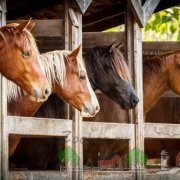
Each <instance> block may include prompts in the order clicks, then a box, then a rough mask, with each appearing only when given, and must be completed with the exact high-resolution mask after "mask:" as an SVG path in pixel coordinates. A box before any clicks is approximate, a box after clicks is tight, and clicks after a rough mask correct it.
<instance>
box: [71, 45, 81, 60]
mask: <svg viewBox="0 0 180 180" xmlns="http://www.w3.org/2000/svg"><path fill="white" fill-rule="evenodd" d="M77 56H80V57H81V56H82V45H81V44H80V45H79V46H78V47H77V48H76V49H74V50H73V51H72V52H71V54H69V55H68V57H69V59H70V60H73V59H76V57H77Z"/></svg>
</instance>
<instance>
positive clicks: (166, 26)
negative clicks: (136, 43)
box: [106, 6, 180, 41]
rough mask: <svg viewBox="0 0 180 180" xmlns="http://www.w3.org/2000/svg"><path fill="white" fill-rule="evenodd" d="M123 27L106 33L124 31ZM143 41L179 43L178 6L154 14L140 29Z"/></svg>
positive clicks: (179, 10) (179, 16)
mask: <svg viewBox="0 0 180 180" xmlns="http://www.w3.org/2000/svg"><path fill="white" fill-rule="evenodd" d="M124 30H125V28H124V25H121V26H117V27H114V28H111V29H108V30H106V32H118V31H124ZM142 35H143V41H180V6H176V7H172V8H169V9H166V10H164V11H160V12H158V13H154V14H153V15H152V16H151V18H150V19H149V21H148V22H147V24H146V26H145V27H144V28H143V29H142Z"/></svg>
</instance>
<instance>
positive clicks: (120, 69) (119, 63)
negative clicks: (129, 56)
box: [111, 48, 131, 81]
mask: <svg viewBox="0 0 180 180" xmlns="http://www.w3.org/2000/svg"><path fill="white" fill-rule="evenodd" d="M111 51H112V54H111V56H112V68H113V69H114V70H115V71H116V72H117V73H118V75H119V76H120V77H121V79H123V80H125V81H130V80H131V76H130V73H129V69H128V66H127V64H126V61H125V58H124V56H123V54H122V53H121V51H120V50H119V49H117V48H113V49H111Z"/></svg>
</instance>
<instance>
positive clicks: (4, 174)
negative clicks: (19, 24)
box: [0, 0, 9, 180]
mask: <svg viewBox="0 0 180 180" xmlns="http://www.w3.org/2000/svg"><path fill="white" fill-rule="evenodd" d="M0 6H1V11H0V26H4V25H6V12H7V9H6V1H5V0H3V1H1V2H0ZM6 118H7V80H6V79H5V78H4V77H2V76H1V75H0V126H1V127H0V146H1V147H0V154H1V157H0V179H3V180H8V179H9V172H8V167H9V163H8V134H7V119H6Z"/></svg>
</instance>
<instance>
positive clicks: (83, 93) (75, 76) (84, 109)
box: [53, 45, 100, 117]
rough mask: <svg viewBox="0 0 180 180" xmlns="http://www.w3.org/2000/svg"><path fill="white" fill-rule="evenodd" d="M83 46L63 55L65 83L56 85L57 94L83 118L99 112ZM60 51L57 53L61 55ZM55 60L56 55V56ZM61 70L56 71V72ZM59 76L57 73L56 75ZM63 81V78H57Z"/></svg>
mask: <svg viewBox="0 0 180 180" xmlns="http://www.w3.org/2000/svg"><path fill="white" fill-rule="evenodd" d="M81 51H82V47H81V45H80V46H79V47H77V48H76V49H74V50H73V51H72V52H69V51H68V53H67V52H66V53H65V54H64V55H63V58H64V63H65V64H64V65H65V66H63V67H62V66H61V70H62V68H65V75H64V80H63V83H61V85H60V83H58V82H57V83H55V86H54V88H53V89H54V91H55V93H56V94H57V95H58V96H60V97H61V98H62V99H64V100H65V101H66V102H68V103H70V104H71V105H73V106H74V107H75V108H77V109H78V110H79V111H80V112H81V115H82V116H83V117H92V116H95V114H96V113H97V112H98V111H99V109H100V108H99V103H98V100H97V97H96V95H95V93H94V91H93V90H92V87H91V85H90V82H89V79H88V76H87V72H86V69H85V66H84V62H83V58H82V55H81ZM59 52H60V51H56V53H59ZM54 59H55V55H54ZM58 71H60V69H59V70H58V69H57V70H56V72H58ZM55 74H56V75H57V73H55ZM57 79H61V78H57Z"/></svg>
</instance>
